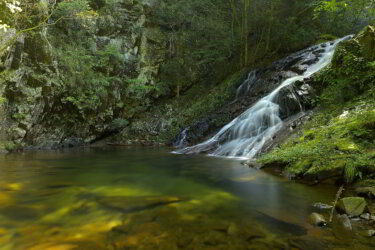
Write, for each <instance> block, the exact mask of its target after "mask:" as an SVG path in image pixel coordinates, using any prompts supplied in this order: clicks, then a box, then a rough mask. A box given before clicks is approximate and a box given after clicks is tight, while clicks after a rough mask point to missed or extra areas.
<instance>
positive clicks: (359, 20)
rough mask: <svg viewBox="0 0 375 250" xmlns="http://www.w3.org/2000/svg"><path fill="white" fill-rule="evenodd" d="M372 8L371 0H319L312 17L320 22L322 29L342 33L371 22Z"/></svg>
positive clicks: (373, 12)
mask: <svg viewBox="0 0 375 250" xmlns="http://www.w3.org/2000/svg"><path fill="white" fill-rule="evenodd" d="M374 9H375V2H374V1H373V0H340V1H339V0H329V1H323V0H320V1H317V5H316V6H315V8H314V18H315V20H317V21H318V22H320V23H322V28H323V29H325V30H327V31H330V32H334V33H336V34H341V35H344V34H348V33H351V32H357V31H358V30H359V29H361V28H362V27H363V25H364V24H368V23H371V22H372V21H373V20H374V17H375V11H374ZM335 30H336V31H335Z"/></svg>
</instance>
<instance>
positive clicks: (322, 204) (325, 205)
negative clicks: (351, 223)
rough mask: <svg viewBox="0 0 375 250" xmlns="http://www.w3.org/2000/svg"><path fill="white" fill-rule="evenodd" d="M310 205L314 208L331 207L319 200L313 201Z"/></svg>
mask: <svg viewBox="0 0 375 250" xmlns="http://www.w3.org/2000/svg"><path fill="white" fill-rule="evenodd" d="M312 206H313V207H315V208H319V209H331V208H332V207H333V206H331V205H328V204H325V203H321V202H317V203H314V204H313V205H312Z"/></svg>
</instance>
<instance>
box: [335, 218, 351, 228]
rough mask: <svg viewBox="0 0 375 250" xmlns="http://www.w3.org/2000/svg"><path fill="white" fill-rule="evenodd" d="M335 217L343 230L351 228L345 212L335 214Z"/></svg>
mask: <svg viewBox="0 0 375 250" xmlns="http://www.w3.org/2000/svg"><path fill="white" fill-rule="evenodd" d="M337 219H338V222H339V223H340V224H341V225H342V227H343V228H344V229H345V230H352V223H351V222H350V219H349V217H348V216H347V215H346V214H343V215H339V216H337Z"/></svg>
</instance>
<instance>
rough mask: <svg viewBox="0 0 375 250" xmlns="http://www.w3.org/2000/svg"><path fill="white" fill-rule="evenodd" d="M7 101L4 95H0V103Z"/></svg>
mask: <svg viewBox="0 0 375 250" xmlns="http://www.w3.org/2000/svg"><path fill="white" fill-rule="evenodd" d="M6 101H7V99H6V98H5V97H2V96H0V105H2V104H4V103H5V102H6Z"/></svg>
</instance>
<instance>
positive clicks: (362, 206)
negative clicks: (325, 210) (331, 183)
mask: <svg viewBox="0 0 375 250" xmlns="http://www.w3.org/2000/svg"><path fill="white" fill-rule="evenodd" d="M336 209H337V210H338V211H339V212H341V213H345V214H347V215H348V216H351V217H355V216H360V215H361V214H363V213H364V212H365V211H367V210H368V207H367V203H366V200H365V199H364V198H362V197H346V198H342V199H341V200H340V201H339V202H338V204H337V207H336Z"/></svg>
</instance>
